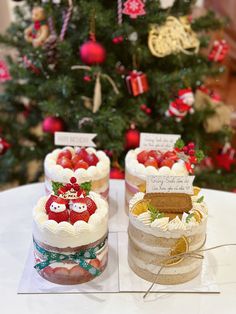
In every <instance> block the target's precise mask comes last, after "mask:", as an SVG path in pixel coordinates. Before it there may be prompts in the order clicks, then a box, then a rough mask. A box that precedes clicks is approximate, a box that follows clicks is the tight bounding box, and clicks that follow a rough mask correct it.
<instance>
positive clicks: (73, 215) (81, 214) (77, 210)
mask: <svg viewBox="0 0 236 314" xmlns="http://www.w3.org/2000/svg"><path fill="white" fill-rule="evenodd" d="M89 218H90V214H89V211H88V208H87V204H86V199H85V198H82V197H80V198H77V199H75V200H72V201H71V203H70V222H71V224H72V225H73V224H74V223H75V222H76V221H79V220H82V221H85V222H88V220H89Z"/></svg>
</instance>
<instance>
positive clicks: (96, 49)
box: [80, 40, 106, 65]
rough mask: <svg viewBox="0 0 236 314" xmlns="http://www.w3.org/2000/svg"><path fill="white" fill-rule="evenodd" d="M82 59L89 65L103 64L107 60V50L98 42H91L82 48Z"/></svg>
mask: <svg viewBox="0 0 236 314" xmlns="http://www.w3.org/2000/svg"><path fill="white" fill-rule="evenodd" d="M80 57H81V60H82V61H83V63H85V64H87V65H95V64H102V63H103V62H104V61H105V60H106V50H105V48H104V47H103V46H102V45H101V44H99V43H98V42H96V41H93V40H90V41H87V42H86V43H84V44H83V45H82V46H81V47H80Z"/></svg>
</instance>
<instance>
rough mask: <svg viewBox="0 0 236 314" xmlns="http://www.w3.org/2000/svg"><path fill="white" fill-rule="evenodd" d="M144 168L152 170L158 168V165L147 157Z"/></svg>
mask: <svg viewBox="0 0 236 314" xmlns="http://www.w3.org/2000/svg"><path fill="white" fill-rule="evenodd" d="M144 166H145V167H148V166H152V167H154V168H157V167H158V163H157V161H156V159H155V158H153V157H149V158H148V160H147V161H146V162H145V163H144Z"/></svg>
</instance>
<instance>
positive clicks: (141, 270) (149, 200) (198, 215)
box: [128, 190, 208, 285]
mask: <svg viewBox="0 0 236 314" xmlns="http://www.w3.org/2000/svg"><path fill="white" fill-rule="evenodd" d="M198 193H199V190H198V191H195V194H194V195H192V196H191V195H184V194H183V195H180V194H174V193H172V194H171V193H169V194H168V193H163V194H162V193H159V194H158V193H147V194H144V193H142V192H139V193H137V194H136V195H135V196H134V197H133V198H132V199H131V201H130V204H129V229H128V237H129V245H128V263H129V266H130V268H131V269H132V270H133V271H134V272H135V273H136V274H137V275H138V276H139V277H141V278H143V279H145V280H147V281H150V282H152V283H153V282H155V283H159V284H164V285H173V284H180V283H184V282H187V281H189V280H191V279H193V278H194V277H196V276H197V275H198V274H199V273H200V272H201V269H202V259H201V258H200V257H201V256H200V255H199V254H198V255H197V254H196V253H195V254H194V253H193V252H192V251H194V250H197V249H201V248H202V247H203V246H204V244H205V239H206V226H207V217H208V210H207V206H206V204H205V202H204V199H203V197H200V196H199V195H198ZM180 198H182V201H183V200H184V202H182V203H180ZM163 204H165V205H166V206H163ZM160 207H161V208H160ZM164 207H165V209H164ZM190 251H191V254H190ZM188 253H189V255H188V256H186V255H187V254H188ZM181 254H182V255H181ZM184 254H185V256H183V255H184ZM190 255H191V256H190ZM161 268H162V269H161ZM160 269H161V270H160ZM159 271H160V273H159Z"/></svg>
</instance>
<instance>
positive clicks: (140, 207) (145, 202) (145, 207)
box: [131, 199, 150, 216]
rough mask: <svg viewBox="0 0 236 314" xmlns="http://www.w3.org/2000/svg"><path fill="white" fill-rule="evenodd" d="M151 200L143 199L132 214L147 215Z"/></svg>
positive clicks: (133, 208)
mask: <svg viewBox="0 0 236 314" xmlns="http://www.w3.org/2000/svg"><path fill="white" fill-rule="evenodd" d="M149 203H150V200H148V199H142V200H140V201H138V202H137V203H136V204H135V205H134V206H133V207H132V208H131V213H132V214H133V215H135V216H139V215H141V214H142V213H145V212H147V211H148V206H149Z"/></svg>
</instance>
